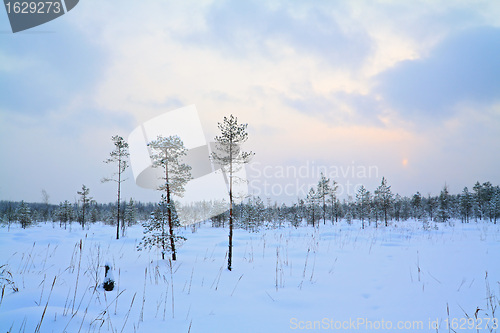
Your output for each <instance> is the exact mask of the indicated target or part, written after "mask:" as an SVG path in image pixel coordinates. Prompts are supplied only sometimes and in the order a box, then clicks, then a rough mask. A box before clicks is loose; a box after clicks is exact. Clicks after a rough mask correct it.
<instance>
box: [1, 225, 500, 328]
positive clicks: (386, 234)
mask: <svg viewBox="0 0 500 333" xmlns="http://www.w3.org/2000/svg"><path fill="white" fill-rule="evenodd" d="M178 233H180V234H182V235H184V236H185V237H186V238H187V240H186V241H185V242H184V243H183V244H182V246H180V247H179V251H178V260H177V261H175V262H171V261H169V260H161V255H160V253H159V252H158V251H157V250H151V251H149V250H143V251H137V249H136V247H137V245H138V244H139V242H140V240H141V238H142V227H141V226H140V225H136V226H133V227H130V228H128V229H127V232H126V235H125V237H122V238H121V239H120V240H115V239H114V235H115V229H114V227H112V226H107V225H104V224H100V223H98V224H93V225H90V226H88V227H86V228H85V230H82V228H81V227H80V226H79V225H78V224H76V223H74V224H73V225H72V226H71V228H70V227H69V226H68V228H67V229H66V230H65V229H63V228H60V227H59V224H58V223H55V224H53V223H41V224H38V225H36V226H33V227H31V228H28V229H21V228H20V227H19V226H16V225H12V226H11V227H10V228H7V227H2V228H0V266H1V265H4V266H3V268H2V269H0V272H1V271H2V270H3V275H4V277H6V276H7V277H9V278H10V280H11V281H12V282H13V283H14V285H12V284H10V285H6V287H5V290H4V294H3V296H2V299H1V302H0V332H71V333H74V332H149V333H152V332H297V331H307V332H309V331H339V332H349V331H353V332H374V331H379V332H387V331H393V332H450V331H451V332H453V330H451V329H454V331H456V332H495V331H497V329H496V326H498V325H496V321H495V320H494V317H500V309H498V311H496V313H495V310H496V307H497V306H498V305H499V301H498V297H499V296H500V282H499V281H500V265H499V263H500V260H499V259H500V225H494V224H492V223H487V222H479V223H475V222H472V223H469V224H462V223H460V221H453V222H452V223H450V224H444V223H431V224H430V225H429V227H427V228H424V225H423V224H422V222H418V221H407V222H392V223H391V224H390V226H388V227H384V226H379V227H378V228H375V226H374V225H373V224H372V225H370V226H367V227H366V229H361V224H360V222H359V221H354V222H353V223H352V224H347V223H346V222H341V223H338V224H336V225H332V224H331V222H328V221H327V224H326V225H324V224H323V222H321V224H320V226H319V228H313V227H311V226H300V227H299V228H295V227H292V226H287V227H283V228H277V229H271V228H262V229H261V230H259V231H258V232H250V231H246V230H239V229H238V230H235V235H234V257H233V270H232V271H228V270H227V268H226V265H227V258H226V253H227V228H226V229H224V228H212V227H211V225H210V224H209V223H206V224H201V225H198V226H196V227H195V226H189V227H186V228H181V229H179V230H178ZM108 262H109V263H110V264H111V265H112V269H113V274H114V278H115V289H114V290H113V291H110V292H106V291H104V289H102V287H99V286H100V285H101V284H102V282H103V281H104V264H105V263H108ZM7 272H8V273H7ZM9 273H10V274H11V275H10V274H9ZM96 286H97V287H96ZM12 287H15V288H17V290H18V291H17V292H14V291H13V288H12ZM499 331H500V330H499Z"/></svg>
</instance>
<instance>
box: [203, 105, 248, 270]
mask: <svg viewBox="0 0 500 333" xmlns="http://www.w3.org/2000/svg"><path fill="white" fill-rule="evenodd" d="M218 127H219V130H220V132H221V135H220V136H216V137H215V141H216V143H217V146H216V150H217V151H216V152H212V155H211V157H212V160H213V161H214V162H215V163H217V164H218V165H220V166H221V168H222V170H223V171H224V172H225V173H226V174H227V175H228V178H229V246H228V247H229V252H228V257H227V269H228V270H231V269H232V258H233V182H234V181H235V180H237V179H235V178H236V176H235V173H236V172H237V171H238V170H239V169H240V168H241V167H242V165H243V164H246V163H248V162H250V159H251V157H252V156H253V155H254V154H253V153H252V152H243V151H241V149H240V146H241V145H242V144H243V143H245V142H246V141H247V140H248V133H247V127H248V124H238V118H236V117H234V116H233V115H230V116H229V118H228V117H224V120H223V122H222V123H218ZM240 181H241V180H240Z"/></svg>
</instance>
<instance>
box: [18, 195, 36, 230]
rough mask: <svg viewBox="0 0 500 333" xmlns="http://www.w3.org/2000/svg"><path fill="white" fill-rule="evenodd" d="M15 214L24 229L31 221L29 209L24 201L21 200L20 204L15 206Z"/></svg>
mask: <svg viewBox="0 0 500 333" xmlns="http://www.w3.org/2000/svg"><path fill="white" fill-rule="evenodd" d="M16 215H17V220H18V221H19V223H21V227H22V228H23V229H26V227H28V226H29V225H30V224H31V222H32V221H33V220H32V217H31V210H30V208H29V207H28V205H27V204H26V203H25V202H24V201H21V204H20V205H19V207H18V208H17V212H16Z"/></svg>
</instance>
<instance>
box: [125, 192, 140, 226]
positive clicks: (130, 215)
mask: <svg viewBox="0 0 500 333" xmlns="http://www.w3.org/2000/svg"><path fill="white" fill-rule="evenodd" d="M136 223H137V209H136V208H135V203H134V200H133V199H132V198H130V201H129V202H128V204H127V207H126V208H125V224H126V225H127V226H129V227H130V226H132V225H134V224H136Z"/></svg>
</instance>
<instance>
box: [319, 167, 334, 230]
mask: <svg viewBox="0 0 500 333" xmlns="http://www.w3.org/2000/svg"><path fill="white" fill-rule="evenodd" d="M331 191H332V188H331V187H330V179H328V178H326V177H325V175H323V173H321V178H320V180H319V182H318V186H317V192H316V193H317V196H318V199H319V200H320V202H321V205H322V209H323V224H326V199H327V196H328V195H329V194H330V192H331Z"/></svg>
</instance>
